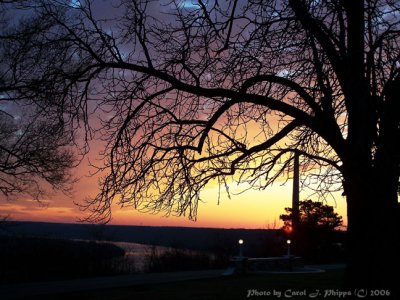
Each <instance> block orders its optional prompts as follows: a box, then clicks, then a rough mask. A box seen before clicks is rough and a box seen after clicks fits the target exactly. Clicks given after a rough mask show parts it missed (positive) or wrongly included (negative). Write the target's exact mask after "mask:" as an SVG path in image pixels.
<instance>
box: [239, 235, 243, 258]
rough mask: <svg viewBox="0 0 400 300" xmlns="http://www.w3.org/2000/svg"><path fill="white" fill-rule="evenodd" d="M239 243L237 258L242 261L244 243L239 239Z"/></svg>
mask: <svg viewBox="0 0 400 300" xmlns="http://www.w3.org/2000/svg"><path fill="white" fill-rule="evenodd" d="M238 243H239V258H240V259H242V258H243V243H244V241H243V240H242V239H240V240H239V241H238Z"/></svg>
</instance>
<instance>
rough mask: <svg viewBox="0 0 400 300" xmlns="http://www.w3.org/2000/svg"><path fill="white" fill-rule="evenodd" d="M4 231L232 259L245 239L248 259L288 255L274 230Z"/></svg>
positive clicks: (84, 227) (41, 227) (49, 227)
mask: <svg viewBox="0 0 400 300" xmlns="http://www.w3.org/2000/svg"><path fill="white" fill-rule="evenodd" d="M3 227H4V229H3V233H7V234H9V235H18V236H37V237H52V238H64V239H84V240H97V241H101V240H104V241H119V242H131V243H140V244H147V245H157V246H166V247H173V248H180V249H191V250H202V251H211V252H224V253H226V254H229V255H237V252H238V245H237V242H238V240H239V239H243V240H244V241H245V245H244V250H245V253H246V255H249V256H264V255H267V254H269V255H281V254H283V253H284V249H281V250H279V249H276V244H282V245H283V247H284V241H283V239H284V238H283V236H282V235H281V234H280V230H274V229H268V230H266V229H222V228H191V227H153V226H120V225H92V224H62V223H44V222H7V224H4V226H3ZM0 231H1V230H0ZM0 234H1V232H0Z"/></svg>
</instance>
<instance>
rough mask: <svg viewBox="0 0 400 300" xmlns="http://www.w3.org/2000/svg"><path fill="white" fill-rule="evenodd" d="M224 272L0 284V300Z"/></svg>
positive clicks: (180, 279) (173, 273) (128, 285)
mask: <svg viewBox="0 0 400 300" xmlns="http://www.w3.org/2000/svg"><path fill="white" fill-rule="evenodd" d="M223 271H224V270H205V271H188V272H166V273H145V274H133V275H125V276H112V277H96V278H83V279H76V280H63V281H51V282H50V281H49V282H35V283H21V284H8V285H0V299H2V300H5V299H15V298H24V297H28V296H29V297H33V296H41V295H51V294H63V293H71V292H80V291H87V290H96V289H107V288H120V287H131V286H140V285H147V284H157V283H168V282H177V281H186V280H196V279H206V278H216V277H220V276H221V274H222V273H223Z"/></svg>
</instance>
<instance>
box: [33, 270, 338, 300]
mask: <svg viewBox="0 0 400 300" xmlns="http://www.w3.org/2000/svg"><path fill="white" fill-rule="evenodd" d="M343 277H344V271H343V270H329V271H326V272H325V273H314V274H263V275H244V276H234V277H221V278H216V279H206V280H205V279H203V280H195V281H186V282H176V283H165V284H157V285H145V286H136V287H132V288H118V289H107V290H96V291H88V292H80V293H71V294H63V295H52V296H46V297H43V296H41V297H39V298H33V299H34V300H39V299H40V300H50V299H52V300H53V299H56V300H67V299H68V300H70V299H87V300H90V299H96V300H133V299H146V300H155V299H157V300H160V299H174V300H175V299H182V300H183V299H185V300H189V299H190V300H200V299H229V300H231V299H279V298H281V299H286V298H288V299H311V298H312V296H316V297H315V298H314V299H337V298H338V296H337V295H335V296H334V297H333V296H332V297H329V296H328V295H325V293H326V292H332V291H335V292H338V291H343V288H342V285H343ZM249 291H250V292H249ZM249 293H253V295H254V296H250V297H247V296H248V294H249ZM279 293H281V294H280V297H278V296H279ZM317 293H319V294H318V296H317ZM268 294H270V295H269V296H268ZM285 294H286V295H285ZM288 296H292V297H288ZM33 299H32V300H33Z"/></svg>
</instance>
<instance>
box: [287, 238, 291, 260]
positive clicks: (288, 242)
mask: <svg viewBox="0 0 400 300" xmlns="http://www.w3.org/2000/svg"><path fill="white" fill-rule="evenodd" d="M291 243H292V241H291V240H287V241H286V244H287V256H288V257H289V258H290V244H291Z"/></svg>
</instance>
